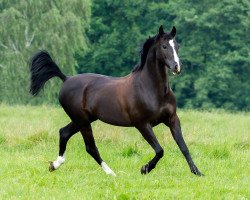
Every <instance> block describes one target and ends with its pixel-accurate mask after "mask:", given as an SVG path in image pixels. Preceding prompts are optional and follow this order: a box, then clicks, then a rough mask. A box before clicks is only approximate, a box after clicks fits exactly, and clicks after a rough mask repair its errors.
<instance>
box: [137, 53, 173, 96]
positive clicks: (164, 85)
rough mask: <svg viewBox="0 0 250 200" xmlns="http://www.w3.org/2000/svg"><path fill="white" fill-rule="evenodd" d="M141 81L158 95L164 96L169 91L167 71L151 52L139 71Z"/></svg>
mask: <svg viewBox="0 0 250 200" xmlns="http://www.w3.org/2000/svg"><path fill="white" fill-rule="evenodd" d="M141 81H142V82H144V84H145V86H150V87H151V88H152V89H153V91H154V92H156V93H158V94H163V93H164V94H166V93H168V92H169V90H170V87H169V81H168V70H167V68H166V67H165V66H164V64H161V63H159V62H158V60H157V59H156V55H155V52H154V51H153V50H151V51H150V52H149V53H148V56H147V61H146V63H145V66H144V67H143V69H142V71H141Z"/></svg>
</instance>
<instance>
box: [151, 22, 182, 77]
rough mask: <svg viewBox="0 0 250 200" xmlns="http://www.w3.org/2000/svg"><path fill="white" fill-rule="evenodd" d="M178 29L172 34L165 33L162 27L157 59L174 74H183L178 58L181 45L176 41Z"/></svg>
mask: <svg viewBox="0 0 250 200" xmlns="http://www.w3.org/2000/svg"><path fill="white" fill-rule="evenodd" d="M175 35H176V28H175V27H173V28H172V30H171V32H169V33H165V32H164V30H163V27H162V26H160V28H159V33H158V35H157V39H156V40H157V48H156V58H157V59H158V60H159V61H160V62H161V63H163V64H164V66H166V67H168V68H169V69H171V71H172V73H173V74H179V73H180V72H181V65H180V61H179V57H178V49H179V45H178V43H177V42H176V41H175Z"/></svg>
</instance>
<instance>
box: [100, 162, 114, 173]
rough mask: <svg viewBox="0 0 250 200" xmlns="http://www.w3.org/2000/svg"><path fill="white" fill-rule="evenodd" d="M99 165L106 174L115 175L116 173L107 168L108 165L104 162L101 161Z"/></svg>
mask: <svg viewBox="0 0 250 200" xmlns="http://www.w3.org/2000/svg"><path fill="white" fill-rule="evenodd" d="M101 166H102V169H103V170H104V171H105V172H106V174H110V175H112V176H116V174H115V173H114V172H113V171H112V169H110V168H109V166H108V165H107V164H106V163H105V162H102V163H101Z"/></svg>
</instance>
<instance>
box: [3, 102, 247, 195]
mask: <svg viewBox="0 0 250 200" xmlns="http://www.w3.org/2000/svg"><path fill="white" fill-rule="evenodd" d="M179 116H180V119H181V122H182V129H183V134H184V138H185V140H186V143H187V145H188V147H189V150H190V152H191V154H192V156H193V159H194V162H195V163H196V165H197V166H198V167H199V169H200V171H201V172H202V173H204V174H205V176H204V177H196V176H195V175H193V174H191V173H190V170H189V168H188V165H187V163H186V161H185V160H184V157H183V156H182V154H181V152H180V150H179V149H178V147H177V145H176V144H175V142H174V140H173V139H172V137H171V134H170V131H169V129H168V128H167V127H165V126H163V125H160V126H158V127H156V128H154V131H155V133H156V135H157V138H158V139H159V141H160V143H161V145H162V146H163V148H164V150H165V155H164V157H163V158H162V160H161V161H160V162H159V163H158V165H157V167H156V168H155V169H154V170H153V171H152V172H151V173H150V174H148V175H141V174H140V168H141V166H142V165H144V164H146V163H147V162H148V161H149V159H151V158H152V157H153V156H154V152H153V150H152V149H151V147H150V146H149V145H148V144H147V143H146V142H145V140H144V139H142V137H141V136H140V134H139V133H138V132H137V130H136V129H135V128H121V127H115V126H110V125H106V124H104V123H101V122H99V121H97V122H95V123H93V131H94V135H95V138H96V143H97V146H98V148H99V151H100V153H101V155H102V157H103V159H104V160H105V161H106V163H107V164H108V165H109V166H110V167H111V168H112V169H113V171H114V172H115V173H116V175H117V177H112V176H107V175H106V174H105V173H104V172H103V170H102V169H101V168H100V167H99V166H98V165H97V164H96V162H95V161H94V160H93V159H92V158H91V157H90V156H89V155H88V154H87V153H86V151H85V147H84V143H83V140H82V138H81V135H80V134H77V135H75V136H74V137H73V138H72V139H71V140H70V141H69V143H68V146H67V153H66V162H65V164H64V165H63V166H61V168H60V169H59V170H57V171H55V172H53V173H51V172H49V171H48V162H49V161H51V160H54V159H55V158H56V157H57V152H58V129H59V128H61V127H62V126H64V125H66V124H67V123H68V122H69V118H68V117H67V116H66V114H64V112H63V110H62V109H61V108H59V107H58V108H56V107H46V106H40V107H32V106H13V107H9V106H5V105H2V106H0V199H250V114H249V113H237V114H230V113H226V112H223V111H214V112H198V111H179Z"/></svg>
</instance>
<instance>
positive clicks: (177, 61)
mask: <svg viewBox="0 0 250 200" xmlns="http://www.w3.org/2000/svg"><path fill="white" fill-rule="evenodd" d="M169 44H170V46H171V47H172V49H173V52H174V61H175V62H176V63H177V72H180V70H181V67H180V61H179V57H178V55H177V53H176V51H175V48H174V40H169Z"/></svg>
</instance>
